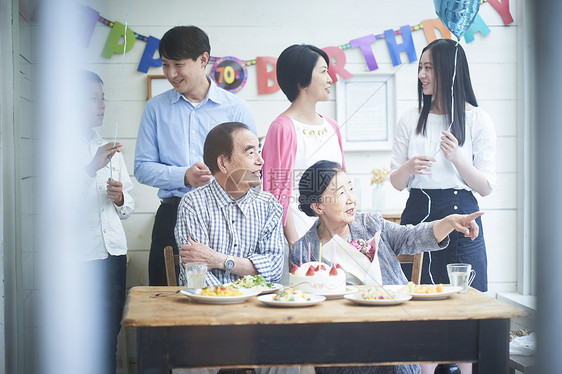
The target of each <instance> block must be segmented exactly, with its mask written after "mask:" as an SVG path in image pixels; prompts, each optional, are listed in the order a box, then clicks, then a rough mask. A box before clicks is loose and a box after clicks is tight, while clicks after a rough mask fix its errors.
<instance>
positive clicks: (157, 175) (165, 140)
mask: <svg viewBox="0 0 562 374" xmlns="http://www.w3.org/2000/svg"><path fill="white" fill-rule="evenodd" d="M207 79H208V80H209V81H210V83H211V85H210V87H209V91H208V92H207V96H206V97H205V99H203V101H201V102H200V103H197V104H192V103H191V102H189V101H188V100H187V99H186V98H185V96H183V95H182V94H180V93H178V92H177V91H175V90H174V89H171V90H169V91H166V92H164V93H161V94H160V95H157V96H155V97H153V98H152V99H150V100H149V101H148V102H147V103H146V106H145V108H144V112H143V114H142V118H141V123H140V127H139V133H138V137H137V145H136V149H135V177H136V178H137V180H138V181H139V182H140V183H143V184H147V185H149V186H152V187H157V188H158V189H159V190H158V197H160V198H166V197H172V196H178V197H182V196H183V195H185V194H186V193H187V192H188V191H190V190H192V189H193V188H192V187H191V186H185V184H184V176H185V172H186V170H187V169H188V168H189V167H191V166H192V165H193V164H195V163H196V162H198V161H199V162H203V144H204V143H205V138H206V137H207V134H208V133H209V131H210V130H211V129H212V128H213V127H215V126H216V125H218V124H221V123H223V122H242V123H244V124H246V125H247V126H248V127H249V128H250V130H251V131H252V132H254V133H256V125H255V123H254V118H253V116H252V113H251V112H250V109H249V107H248V105H247V104H246V102H244V101H243V100H242V99H240V98H239V97H237V96H235V95H233V94H231V93H230V92H228V91H225V90H223V89H222V88H219V87H217V86H216V85H215V83H214V82H213V81H211V80H210V79H209V78H207Z"/></svg>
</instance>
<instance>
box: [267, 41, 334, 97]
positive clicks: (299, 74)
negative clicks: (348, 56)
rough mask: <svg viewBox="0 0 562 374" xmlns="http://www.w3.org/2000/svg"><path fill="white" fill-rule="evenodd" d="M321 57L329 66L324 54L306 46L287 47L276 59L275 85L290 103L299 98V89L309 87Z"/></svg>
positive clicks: (328, 60) (311, 46)
mask: <svg viewBox="0 0 562 374" xmlns="http://www.w3.org/2000/svg"><path fill="white" fill-rule="evenodd" d="M319 57H322V58H323V59H324V60H325V61H326V65H327V66H330V59H329V58H328V55H327V54H326V52H324V51H323V50H321V49H320V48H318V47H315V46H313V45H308V44H295V45H292V46H290V47H287V48H286V49H285V50H284V51H283V52H281V55H279V58H278V59H277V68H276V69H277V83H279V87H281V90H282V91H283V93H284V94H285V96H287V99H289V101H290V102H293V101H295V99H296V98H297V96H299V92H300V91H299V89H300V88H305V87H308V86H309V85H310V81H311V79H312V71H313V70H314V67H315V66H316V63H317V62H318V58H319Z"/></svg>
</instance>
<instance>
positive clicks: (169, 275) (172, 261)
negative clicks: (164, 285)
mask: <svg viewBox="0 0 562 374" xmlns="http://www.w3.org/2000/svg"><path fill="white" fill-rule="evenodd" d="M179 264H180V256H179V255H175V254H174V249H173V248H172V247H170V246H167V247H165V248H164V265H165V266H166V280H167V281H168V286H177V285H178V281H177V275H176V266H178V265H179Z"/></svg>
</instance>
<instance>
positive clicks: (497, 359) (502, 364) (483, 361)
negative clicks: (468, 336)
mask: <svg viewBox="0 0 562 374" xmlns="http://www.w3.org/2000/svg"><path fill="white" fill-rule="evenodd" d="M478 347H479V348H478V365H477V366H478V367H477V371H476V373H479V374H507V373H508V365H507V364H508V360H509V319H486V320H482V321H480V332H479V344H478ZM475 366H476V365H475Z"/></svg>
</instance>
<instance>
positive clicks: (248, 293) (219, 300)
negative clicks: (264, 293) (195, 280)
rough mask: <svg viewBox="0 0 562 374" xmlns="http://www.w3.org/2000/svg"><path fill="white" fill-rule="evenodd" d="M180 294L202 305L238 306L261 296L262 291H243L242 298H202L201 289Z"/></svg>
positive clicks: (187, 290) (183, 291)
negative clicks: (251, 298)
mask: <svg viewBox="0 0 562 374" xmlns="http://www.w3.org/2000/svg"><path fill="white" fill-rule="evenodd" d="M180 292H181V293H182V294H184V295H185V296H188V297H189V298H190V299H193V300H195V301H198V302H200V303H205V304H237V303H242V302H244V301H246V300H247V299H249V298H250V297H254V296H256V295H259V293H260V290H251V289H250V290H245V289H241V290H240V292H242V293H243V295H240V296H202V295H199V294H200V293H201V289H199V288H198V289H193V288H187V289H185V290H181V291H180Z"/></svg>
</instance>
